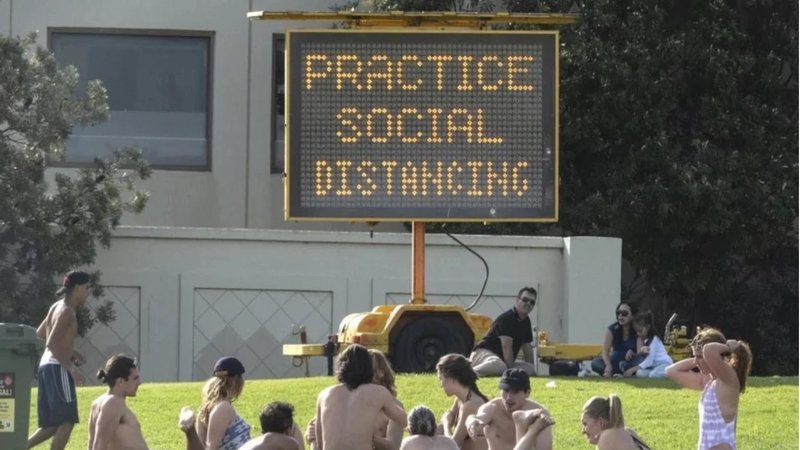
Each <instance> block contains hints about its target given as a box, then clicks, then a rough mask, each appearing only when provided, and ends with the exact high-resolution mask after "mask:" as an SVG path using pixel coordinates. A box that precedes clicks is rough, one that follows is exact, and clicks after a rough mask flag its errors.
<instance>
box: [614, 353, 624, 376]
mask: <svg viewBox="0 0 800 450" xmlns="http://www.w3.org/2000/svg"><path fill="white" fill-rule="evenodd" d="M623 361H625V352H621V351H619V352H611V373H622V372H623V370H622V368H621V367H620V363H621V362H623Z"/></svg>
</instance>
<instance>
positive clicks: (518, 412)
mask: <svg viewBox="0 0 800 450" xmlns="http://www.w3.org/2000/svg"><path fill="white" fill-rule="evenodd" d="M499 386H500V393H501V394H500V398H495V399H492V400H489V401H488V402H487V403H484V404H483V405H482V406H481V407H480V408H479V409H478V413H477V414H475V415H474V416H470V417H469V418H468V419H467V431H468V432H469V435H470V436H471V437H472V438H473V439H474V438H478V437H480V436H486V442H488V444H489V450H513V449H514V448H515V445H516V444H517V441H518V440H521V439H522V438H523V437H524V436H525V434H526V432H527V431H528V427H529V426H531V424H533V423H534V422H537V421H538V420H542V422H541V424H540V425H545V424H547V425H549V424H551V423H552V420H551V419H550V413H549V412H548V411H547V410H546V409H545V408H544V407H543V406H542V405H540V404H539V403H537V402H535V401H533V400H531V399H529V398H528V396H529V395H530V393H531V383H530V378H529V376H528V373H527V372H525V371H524V370H522V369H507V370H506V371H505V372H503V376H502V377H501V378H500V385H499ZM547 425H545V426H542V427H537V428H536V432H537V435H536V436H535V438H534V439H531V440H533V441H534V442H535V445H533V447H531V448H534V449H536V450H552V448H553V428H552V427H550V426H547Z"/></svg>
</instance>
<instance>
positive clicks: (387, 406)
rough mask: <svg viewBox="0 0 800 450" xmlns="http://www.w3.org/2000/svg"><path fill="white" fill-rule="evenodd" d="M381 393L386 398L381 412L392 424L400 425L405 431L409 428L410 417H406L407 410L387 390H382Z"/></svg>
mask: <svg viewBox="0 0 800 450" xmlns="http://www.w3.org/2000/svg"><path fill="white" fill-rule="evenodd" d="M380 392H381V395H382V396H383V397H384V398H383V402H382V403H383V405H382V406H381V410H382V411H383V413H384V414H386V417H388V418H389V420H390V421H391V422H394V423H395V424H396V425H398V426H399V427H400V429H401V430H402V429H404V428H405V427H406V426H408V417H406V412H405V410H404V409H403V407H402V406H401V404H400V403H399V402H398V401H397V399H395V398H394V397H393V396H392V394H391V393H390V392H389V391H388V390H387V389H381V390H380Z"/></svg>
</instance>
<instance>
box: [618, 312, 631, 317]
mask: <svg viewBox="0 0 800 450" xmlns="http://www.w3.org/2000/svg"><path fill="white" fill-rule="evenodd" d="M617 315H618V316H619V317H628V316H630V315H631V312H630V311H617Z"/></svg>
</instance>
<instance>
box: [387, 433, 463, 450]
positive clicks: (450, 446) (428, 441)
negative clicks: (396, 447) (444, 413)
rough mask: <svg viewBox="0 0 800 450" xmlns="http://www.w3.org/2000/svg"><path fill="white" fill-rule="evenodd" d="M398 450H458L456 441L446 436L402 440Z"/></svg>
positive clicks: (416, 437)
mask: <svg viewBox="0 0 800 450" xmlns="http://www.w3.org/2000/svg"><path fill="white" fill-rule="evenodd" d="M400 450H458V445H456V441H454V440H453V439H452V438H449V437H447V436H441V435H437V436H423V435H420V434H418V435H415V436H409V437H407V438H405V439H403V443H402V444H401V445H400Z"/></svg>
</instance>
